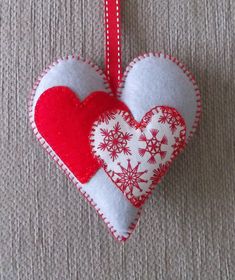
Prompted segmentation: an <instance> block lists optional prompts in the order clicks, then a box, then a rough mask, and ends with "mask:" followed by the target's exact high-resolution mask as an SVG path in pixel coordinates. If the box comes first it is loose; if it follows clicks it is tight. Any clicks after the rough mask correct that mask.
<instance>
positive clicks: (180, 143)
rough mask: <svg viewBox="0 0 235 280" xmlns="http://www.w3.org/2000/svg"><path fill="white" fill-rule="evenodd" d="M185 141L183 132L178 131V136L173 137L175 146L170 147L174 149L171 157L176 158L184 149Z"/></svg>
mask: <svg viewBox="0 0 235 280" xmlns="http://www.w3.org/2000/svg"><path fill="white" fill-rule="evenodd" d="M185 141H186V134H185V130H182V131H180V136H179V137H175V144H174V145H172V148H174V152H173V156H174V157H176V156H177V155H178V154H179V153H180V152H181V151H182V150H183V149H184V147H185Z"/></svg>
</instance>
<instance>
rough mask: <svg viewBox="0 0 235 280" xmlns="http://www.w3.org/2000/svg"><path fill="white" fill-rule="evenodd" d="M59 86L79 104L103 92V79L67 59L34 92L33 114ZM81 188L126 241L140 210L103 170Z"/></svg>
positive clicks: (52, 69) (88, 67)
mask: <svg viewBox="0 0 235 280" xmlns="http://www.w3.org/2000/svg"><path fill="white" fill-rule="evenodd" d="M59 85H64V86H68V87H70V88H71V89H72V90H73V91H74V92H75V93H76V94H77V95H78V97H79V98H80V100H83V99H85V98H86V97H87V96H88V95H89V94H90V93H91V92H92V91H96V90H103V91H106V90H105V85H104V80H103V78H102V77H101V76H100V75H99V74H97V72H96V71H95V69H94V68H92V67H91V66H90V65H88V64H85V63H84V62H82V61H78V60H77V59H72V58H71V57H70V58H69V59H68V60H61V61H60V62H59V63H58V64H56V65H55V66H54V67H52V68H51V69H50V70H49V71H48V73H47V74H46V75H45V76H44V77H43V78H42V80H41V82H40V83H39V85H38V87H37V89H36V92H35V96H34V100H33V110H34V109H35V105H36V102H37V100H38V98H39V97H40V95H41V94H42V93H43V92H44V91H45V90H46V89H48V88H50V87H53V86H59ZM81 186H82V191H85V192H86V193H87V194H88V195H89V196H90V197H91V198H92V199H93V200H94V202H95V203H96V204H97V208H100V212H101V213H104V216H105V217H106V218H107V220H108V221H109V222H110V224H111V225H112V226H113V227H114V229H115V230H116V231H117V235H120V236H124V237H127V235H128V228H129V226H130V225H131V223H133V222H134V220H135V219H136V218H137V216H138V211H139V210H138V209H136V208H135V207H133V206H132V205H131V203H129V201H128V200H127V199H126V198H124V197H123V194H122V193H121V192H120V191H119V190H118V188H117V187H116V186H115V185H114V183H112V181H111V180H110V179H109V178H108V176H107V175H106V174H105V172H104V171H103V169H100V170H99V171H98V172H97V173H96V175H95V176H94V177H93V178H92V179H91V180H90V181H89V182H88V183H87V184H84V185H81Z"/></svg>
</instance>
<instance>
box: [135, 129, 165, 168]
mask: <svg viewBox="0 0 235 280" xmlns="http://www.w3.org/2000/svg"><path fill="white" fill-rule="evenodd" d="M150 132H151V134H152V137H151V138H150V139H148V138H147V137H146V135H145V134H144V133H142V134H141V135H140V138H139V141H142V142H145V144H146V146H145V148H139V154H140V155H141V156H142V157H143V156H144V155H145V154H146V153H148V154H149V155H150V158H149V159H148V162H149V163H150V164H154V163H156V155H158V154H159V155H160V157H161V159H164V157H165V156H166V151H163V150H162V145H163V144H167V138H166V136H163V138H162V140H158V139H157V134H158V130H157V129H151V130H150Z"/></svg>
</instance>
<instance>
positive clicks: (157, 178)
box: [150, 163, 169, 186]
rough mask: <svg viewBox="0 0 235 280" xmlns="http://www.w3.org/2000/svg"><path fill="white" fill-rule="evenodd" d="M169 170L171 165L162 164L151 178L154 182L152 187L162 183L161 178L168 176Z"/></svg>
mask: <svg viewBox="0 0 235 280" xmlns="http://www.w3.org/2000/svg"><path fill="white" fill-rule="evenodd" d="M168 168H169V164H167V163H166V164H160V165H159V168H158V169H155V170H154V171H153V176H152V177H151V178H150V180H151V181H152V184H151V185H152V186H156V185H157V184H159V183H160V181H161V178H162V177H163V176H164V175H165V174H166V172H167V170H168Z"/></svg>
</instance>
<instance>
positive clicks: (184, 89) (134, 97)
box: [29, 54, 200, 240]
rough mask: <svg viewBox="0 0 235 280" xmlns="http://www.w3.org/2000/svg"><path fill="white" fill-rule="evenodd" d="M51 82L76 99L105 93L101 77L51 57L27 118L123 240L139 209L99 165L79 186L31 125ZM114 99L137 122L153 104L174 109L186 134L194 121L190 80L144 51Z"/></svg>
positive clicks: (74, 61)
mask: <svg viewBox="0 0 235 280" xmlns="http://www.w3.org/2000/svg"><path fill="white" fill-rule="evenodd" d="M155 64H156V65H155ZM151 69H152V73H151ZM146 70H148V71H147V72H146ZM147 73H148V74H147ZM53 86H67V87H69V88H71V89H72V90H73V91H74V92H75V93H76V94H77V96H78V97H79V99H80V100H81V101H82V100H84V99H85V98H86V97H87V96H88V95H90V93H91V92H93V91H105V92H107V94H110V92H111V91H110V88H109V85H108V82H107V80H106V78H105V75H104V74H103V73H102V71H101V70H99V68H98V67H97V66H95V65H94V64H92V63H91V62H89V61H85V60H83V59H81V58H79V57H74V56H68V57H66V58H64V59H59V60H57V61H56V62H54V63H53V64H52V65H50V66H49V67H48V68H47V69H46V70H45V71H44V72H43V73H42V75H41V76H40V77H39V78H38V80H37V81H36V83H35V85H34V88H33V91H32V94H31V96H30V102H29V111H30V122H31V124H32V127H33V130H34V133H35V134H36V136H37V138H38V139H39V141H40V143H41V144H42V145H43V147H44V148H45V149H46V150H47V151H48V153H49V154H50V155H51V156H52V158H53V159H54V160H55V161H56V162H57V163H58V165H59V166H60V168H62V170H63V171H64V172H65V173H66V175H67V176H68V177H69V178H70V179H71V180H72V181H73V183H74V184H75V185H76V186H77V188H78V189H79V191H80V192H81V193H82V195H83V196H84V197H85V198H86V199H87V201H89V202H90V204H91V205H92V206H93V207H95V209H96V210H97V212H98V213H99V215H100V216H101V217H102V219H103V220H104V222H105V223H106V225H107V227H108V228H109V229H110V231H111V232H112V234H113V235H114V236H115V237H116V238H117V239H118V240H126V239H127V238H128V237H129V236H130V234H131V233H132V231H133V229H134V228H135V226H136V224H137V222H138V218H139V215H140V209H138V208H136V207H134V206H133V205H132V204H131V203H130V202H129V201H128V200H127V199H126V197H124V196H123V193H122V192H121V191H120V190H119V189H118V188H117V187H116V185H115V184H114V183H113V182H112V180H110V178H109V177H108V176H107V174H106V173H105V171H104V170H103V169H102V168H101V169H100V170H99V171H98V172H97V173H96V174H95V176H94V177H93V178H92V179H91V180H90V181H89V182H88V183H86V184H81V183H80V182H79V181H78V180H77V178H76V177H75V176H74V175H73V173H72V172H71V171H70V170H69V168H68V167H67V166H66V165H65V164H64V163H63V161H62V160H61V159H60V158H59V157H58V155H57V154H56V153H55V152H54V151H53V149H52V148H51V147H50V146H49V145H48V143H47V142H46V141H45V139H43V137H42V135H40V133H39V131H38V129H37V126H36V124H35V106H36V104H37V101H38V99H39V97H40V96H41V95H42V94H43V92H44V91H45V90H47V89H48V88H51V87H53ZM167 96H168V98H167ZM119 97H120V99H121V100H122V101H124V102H125V103H126V104H127V105H128V106H129V108H130V110H131V112H132V113H133V115H134V118H135V119H136V120H137V121H140V120H141V119H142V117H143V116H144V114H145V113H146V112H147V111H149V110H150V109H151V108H153V107H155V106H157V105H167V106H170V107H173V108H176V109H177V111H178V112H179V113H180V114H181V115H182V116H183V118H184V120H185V122H186V126H187V135H188V138H189V136H190V135H192V133H193V132H194V130H195V126H196V123H197V122H198V118H199V114H200V94H199V91H198V89H197V87H196V84H195V81H194V79H193V77H192V76H191V74H189V72H187V71H186V70H185V68H184V67H183V66H182V65H181V64H179V63H178V61H176V60H175V59H173V58H171V57H168V56H165V55H159V54H156V55H153V54H150V55H146V56H144V57H140V58H138V59H135V60H134V61H133V62H132V63H131V64H130V66H129V67H128V68H127V71H126V73H125V75H124V79H123V82H122V84H121V86H120V89H119ZM164 103H165V104H164ZM185 106H186V107H187V108H185ZM188 138H187V139H188Z"/></svg>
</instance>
